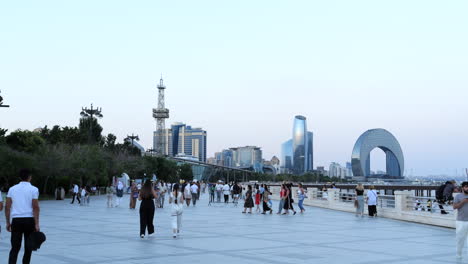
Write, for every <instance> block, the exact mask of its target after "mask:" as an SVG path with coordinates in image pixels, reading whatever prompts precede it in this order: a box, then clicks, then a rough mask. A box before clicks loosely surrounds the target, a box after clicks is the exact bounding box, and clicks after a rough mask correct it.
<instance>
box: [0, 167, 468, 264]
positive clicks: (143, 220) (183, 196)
mask: <svg viewBox="0 0 468 264" xmlns="http://www.w3.org/2000/svg"><path fill="white" fill-rule="evenodd" d="M19 176H20V179H21V181H20V183H19V184H17V185H15V186H13V187H11V188H10V189H9V191H8V195H7V199H6V203H5V215H6V220H7V222H6V229H7V230H8V231H9V232H11V233H12V234H11V250H10V254H9V263H16V261H17V256H18V253H19V251H20V249H21V243H22V240H23V238H24V240H25V250H24V255H23V263H29V262H30V259H31V254H32V250H33V246H32V245H31V244H30V243H26V241H27V240H28V238H29V237H30V236H32V234H33V233H39V231H40V228H39V202H38V197H39V191H38V189H37V188H36V187H34V186H32V185H31V183H30V181H31V178H32V174H31V172H30V171H29V170H21V172H20V175H19ZM125 188H126V187H125V185H124V183H123V182H122V181H117V182H116V183H110V184H109V185H108V186H107V187H106V188H105V195H106V203H107V207H108V208H113V207H118V206H120V205H121V204H122V197H123V196H124V192H125ZM332 188H336V187H333V186H332ZM206 190H208V193H209V199H210V202H215V201H216V202H219V203H229V202H233V203H236V204H237V203H238V201H239V200H240V199H243V200H244V210H243V211H242V213H244V214H252V210H253V208H254V207H255V211H256V212H257V213H261V214H273V212H274V211H273V202H272V195H273V193H272V192H271V190H270V188H269V186H268V185H266V184H257V183H255V184H246V185H242V184H241V183H237V182H231V183H227V182H226V183H224V182H223V181H218V182H216V183H207V184H206V183H203V182H202V183H200V182H198V181H196V180H194V181H187V182H186V181H183V180H181V181H180V182H179V183H174V184H168V183H164V182H162V181H156V182H153V181H151V180H146V181H145V182H144V183H143V185H142V184H141V183H137V182H135V181H133V182H132V183H131V186H129V187H128V190H127V192H128V194H129V208H130V209H135V208H136V206H137V204H138V203H137V201H140V207H139V216H140V217H139V218H140V232H139V236H140V237H141V238H145V237H146V236H149V237H151V236H153V235H154V234H155V226H154V223H153V222H154V215H155V211H156V209H157V208H164V203H165V195H168V202H169V204H170V219H171V229H172V235H173V238H177V237H178V236H179V235H180V232H181V226H182V215H183V211H184V206H186V207H190V206H192V207H195V206H196V204H197V201H198V200H199V199H200V196H201V194H202V193H205V191H206ZM92 192H93V190H92V189H90V188H88V187H87V186H81V187H80V186H79V185H78V184H74V185H73V186H72V192H71V193H72V201H71V203H72V204H73V203H74V201H75V200H77V202H78V203H79V204H80V205H89V199H90V194H91V193H92ZM321 192H322V196H321V197H323V194H324V192H327V190H326V189H323V188H322V189H321ZM454 192H461V193H459V194H458V195H456V196H455V197H454V195H453V194H454ZM278 195H279V198H280V199H279V201H278V209H277V212H276V213H277V214H281V215H288V214H293V215H296V213H297V212H296V210H295V208H294V203H295V202H296V201H295V199H297V206H298V208H299V210H300V213H304V212H305V208H304V200H305V199H306V198H308V196H307V195H308V192H307V189H306V188H304V186H303V185H302V184H301V183H299V184H298V185H297V188H295V189H293V184H292V183H289V182H283V183H282V184H281V186H280V188H279V193H278ZM353 199H354V205H355V208H356V212H355V213H356V216H360V217H363V216H364V206H365V204H367V211H368V215H369V217H376V216H377V203H378V200H379V193H378V192H377V191H376V190H375V187H374V186H369V188H368V189H367V190H365V188H364V186H363V185H362V184H358V185H357V186H356V188H355V190H354V198H353ZM436 200H437V203H438V204H439V206H440V207H441V208H440V209H441V213H442V214H444V212H445V209H444V208H443V205H447V204H448V205H453V208H454V210H457V211H458V214H457V221H456V241H457V251H456V252H457V257H458V258H461V256H462V250H463V247H464V245H465V242H466V239H467V238H468V205H467V204H468V182H463V184H462V185H461V187H458V186H457V185H456V183H455V182H454V181H448V182H446V183H445V184H444V185H443V186H441V187H440V188H438V190H437V193H436ZM436 200H434V202H435V201H436ZM429 202H431V204H430V205H429ZM3 207H4V204H3V200H2V195H1V193H0V211H1V210H3V209H4V208H3ZM418 208H420V207H418ZM432 210H433V205H432V201H431V200H428V205H427V211H432ZM445 213H446V212H445ZM44 239H45V236H44Z"/></svg>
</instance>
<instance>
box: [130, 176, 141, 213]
mask: <svg viewBox="0 0 468 264" xmlns="http://www.w3.org/2000/svg"><path fill="white" fill-rule="evenodd" d="M139 193H140V192H139V191H138V187H137V186H136V184H135V182H132V186H131V187H130V209H135V207H136V203H137V199H138V195H139Z"/></svg>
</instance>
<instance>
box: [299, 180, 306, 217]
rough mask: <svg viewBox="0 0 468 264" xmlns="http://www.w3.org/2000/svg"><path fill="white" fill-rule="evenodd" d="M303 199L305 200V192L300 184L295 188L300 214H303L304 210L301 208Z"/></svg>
mask: <svg viewBox="0 0 468 264" xmlns="http://www.w3.org/2000/svg"><path fill="white" fill-rule="evenodd" d="M305 198H306V190H305V189H304V187H303V186H302V183H299V186H298V188H297V200H298V203H297V205H298V206H299V209H301V213H303V212H305V209H304V206H303V204H304V199H305Z"/></svg>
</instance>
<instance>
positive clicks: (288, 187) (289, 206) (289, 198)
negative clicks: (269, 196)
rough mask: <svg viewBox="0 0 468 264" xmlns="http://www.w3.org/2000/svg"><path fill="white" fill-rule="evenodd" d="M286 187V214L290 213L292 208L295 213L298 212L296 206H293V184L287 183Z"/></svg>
mask: <svg viewBox="0 0 468 264" xmlns="http://www.w3.org/2000/svg"><path fill="white" fill-rule="evenodd" d="M284 186H285V187H286V199H285V201H284V211H285V212H284V213H283V214H284V215H285V214H289V210H292V211H293V212H294V214H296V211H295V210H294V207H293V199H292V191H291V190H292V184H291V183H289V184H285V185H284Z"/></svg>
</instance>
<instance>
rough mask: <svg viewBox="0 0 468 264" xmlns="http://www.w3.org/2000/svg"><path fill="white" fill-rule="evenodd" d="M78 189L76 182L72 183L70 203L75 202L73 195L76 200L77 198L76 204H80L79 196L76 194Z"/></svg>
mask: <svg viewBox="0 0 468 264" xmlns="http://www.w3.org/2000/svg"><path fill="white" fill-rule="evenodd" d="M79 191H80V188H79V187H78V184H73V199H72V201H71V203H72V204H73V203H74V202H75V197H76V200H78V204H81V201H80V196H79V195H78V193H79Z"/></svg>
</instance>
